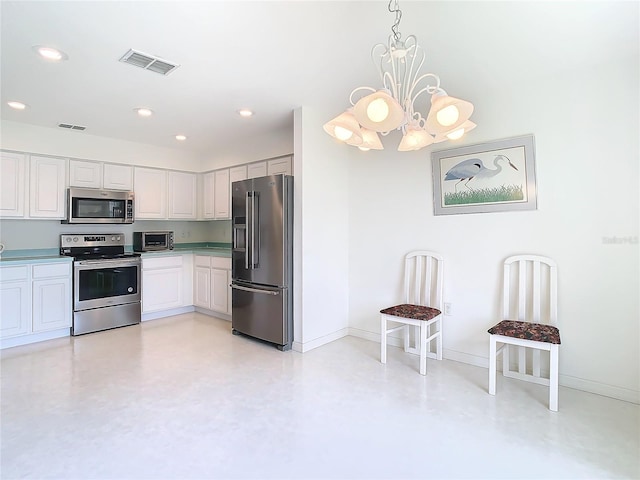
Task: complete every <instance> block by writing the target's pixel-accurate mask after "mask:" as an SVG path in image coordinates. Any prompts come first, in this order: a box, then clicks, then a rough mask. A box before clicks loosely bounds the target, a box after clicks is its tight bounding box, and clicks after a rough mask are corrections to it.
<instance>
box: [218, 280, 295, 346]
mask: <svg viewBox="0 0 640 480" xmlns="http://www.w3.org/2000/svg"><path fill="white" fill-rule="evenodd" d="M231 288H232V293H231V298H232V301H231V304H232V314H231V319H232V320H231V326H232V328H233V330H234V331H236V332H239V333H243V334H245V335H249V336H251V337H255V338H259V339H261V340H265V341H267V342H271V343H274V344H276V346H278V348H280V349H281V350H288V349H290V348H291V343H292V341H293V325H292V316H291V311H290V308H289V298H288V296H289V291H288V289H287V288H278V287H263V286H260V287H257V286H255V285H247V284H238V283H236V282H234V283H233V284H232V285H231Z"/></svg>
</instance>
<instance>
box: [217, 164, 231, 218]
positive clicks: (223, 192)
mask: <svg viewBox="0 0 640 480" xmlns="http://www.w3.org/2000/svg"><path fill="white" fill-rule="evenodd" d="M215 174H216V187H215V188H216V191H215V198H216V200H215V210H216V215H215V218H230V217H231V213H230V210H231V209H230V208H229V204H230V203H231V197H230V191H229V170H228V169H226V170H218V171H216V172H215Z"/></svg>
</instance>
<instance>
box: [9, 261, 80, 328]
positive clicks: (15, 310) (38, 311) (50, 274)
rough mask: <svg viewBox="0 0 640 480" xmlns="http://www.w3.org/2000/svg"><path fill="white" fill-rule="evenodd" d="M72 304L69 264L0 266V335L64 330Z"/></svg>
mask: <svg viewBox="0 0 640 480" xmlns="http://www.w3.org/2000/svg"><path fill="white" fill-rule="evenodd" d="M72 301H73V292H72V290H71V262H69V263H60V262H56V263H41V264H40V263H39V264H26V265H11V266H2V267H0V336H1V337H2V338H3V339H6V338H12V337H19V336H23V335H29V334H36V333H42V332H49V331H52V330H59V329H68V328H69V327H71V321H72V315H73V311H72ZM67 334H68V332H67Z"/></svg>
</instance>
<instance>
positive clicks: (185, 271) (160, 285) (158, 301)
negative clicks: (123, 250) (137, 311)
mask: <svg viewBox="0 0 640 480" xmlns="http://www.w3.org/2000/svg"><path fill="white" fill-rule="evenodd" d="M191 263H192V255H171V256H158V257H150V258H145V257H144V256H143V257H142V313H150V312H158V311H161V310H171V309H174V308H181V307H184V306H189V305H191V285H192V282H191V275H192V273H191Z"/></svg>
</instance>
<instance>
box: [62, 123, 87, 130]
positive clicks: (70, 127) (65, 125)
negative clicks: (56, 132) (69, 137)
mask: <svg viewBox="0 0 640 480" xmlns="http://www.w3.org/2000/svg"><path fill="white" fill-rule="evenodd" d="M58 126H59V127H60V128H66V129H68V130H86V128H87V127H83V126H82V125H71V124H70V123H59V124H58Z"/></svg>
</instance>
